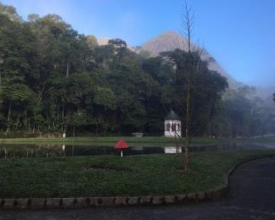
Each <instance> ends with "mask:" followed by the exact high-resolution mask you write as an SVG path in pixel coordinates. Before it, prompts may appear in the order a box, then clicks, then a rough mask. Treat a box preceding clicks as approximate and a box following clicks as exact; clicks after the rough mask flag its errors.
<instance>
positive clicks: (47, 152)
mask: <svg viewBox="0 0 275 220" xmlns="http://www.w3.org/2000/svg"><path fill="white" fill-rule="evenodd" d="M263 148H267V147H266V146H263V145H260V144H251V143H249V144H241V145H240V144H238V145H236V144H235V145H212V146H197V147H191V148H190V151H192V152H200V151H239V150H253V149H263ZM269 148H270V146H269ZM182 152H184V148H183V147H175V146H169V147H141V146H140V147H129V148H128V149H124V150H123V154H124V155H125V156H128V155H141V154H164V153H167V154H176V153H182ZM96 155H120V151H119V150H115V149H114V147H106V146H97V147H94V146H74V145H64V144H63V145H2V144H0V158H23V157H57V156H59V157H60V156H63V157H64V156H96Z"/></svg>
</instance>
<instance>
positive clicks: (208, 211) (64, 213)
mask: <svg viewBox="0 0 275 220" xmlns="http://www.w3.org/2000/svg"><path fill="white" fill-rule="evenodd" d="M230 180H231V190H230V193H229V195H228V196H227V198H224V199H223V200H220V201H216V202H207V203H203V204H197V205H189V206H157V207H126V208H94V209H87V210H56V211H16V212H10V211H2V212H0V220H2V219H12V220H14V219H20V220H24V219H31V220H38V219H39V220H43V219H44V220H55V219H56V220H57V219H62V220H63V219H64V220H65V219H66V220H75V219H79V220H80V219H81V220H82V219H93V220H105V219H114V220H124V219H125V220H126V219H127V220H138V219H150V220H162V219H169V220H177V219H184V220H191V219H192V220H197V219H203V220H208V219H209V220H220V219H223V220H229V219H233V220H250V219H251V220H269V219H274V220H275V158H270V159H262V160H256V161H252V162H249V163H246V164H243V165H242V166H240V167H239V168H238V169H237V170H236V171H235V172H234V174H233V175H232V177H231V178H230Z"/></svg>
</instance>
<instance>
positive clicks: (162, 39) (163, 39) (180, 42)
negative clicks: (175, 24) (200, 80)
mask: <svg viewBox="0 0 275 220" xmlns="http://www.w3.org/2000/svg"><path fill="white" fill-rule="evenodd" d="M187 45H188V44H187V39H186V38H184V37H182V36H180V35H179V34H177V33H175V32H172V31H168V32H164V33H163V34H161V35H159V36H157V37H154V38H152V39H150V40H149V41H147V42H146V43H144V44H143V45H142V46H141V47H140V48H139V49H138V51H137V52H138V53H139V52H142V51H148V52H150V53H151V54H152V55H153V56H157V55H158V54H159V53H161V52H165V51H173V50H175V49H177V48H179V49H182V50H185V51H187V48H188V47H187ZM191 47H192V48H198V46H197V45H195V44H193V43H192V44H191ZM201 58H202V59H203V60H206V61H208V62H209V64H208V67H209V69H210V70H214V71H217V72H218V73H220V74H221V75H222V76H225V77H226V78H227V79H228V83H229V86H230V88H237V87H239V86H240V85H242V84H241V83H239V82H237V81H236V80H235V79H234V78H233V77H231V76H230V74H228V73H227V72H226V71H225V70H224V69H223V68H222V67H221V65H220V64H219V63H218V62H217V61H215V59H214V58H213V57H212V56H211V55H210V54H209V53H208V52H207V51H206V50H205V49H202V55H201Z"/></svg>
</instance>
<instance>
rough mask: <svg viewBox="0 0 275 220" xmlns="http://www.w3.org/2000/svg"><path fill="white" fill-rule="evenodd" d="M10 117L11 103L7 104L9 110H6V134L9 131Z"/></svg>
mask: <svg viewBox="0 0 275 220" xmlns="http://www.w3.org/2000/svg"><path fill="white" fill-rule="evenodd" d="M10 116H11V102H10V103H9V110H8V116H7V130H6V132H9V131H10Z"/></svg>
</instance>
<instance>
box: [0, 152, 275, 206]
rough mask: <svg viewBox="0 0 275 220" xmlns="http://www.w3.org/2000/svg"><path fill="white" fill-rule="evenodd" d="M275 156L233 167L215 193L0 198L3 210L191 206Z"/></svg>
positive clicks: (220, 193)
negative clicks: (245, 167) (239, 171)
mask: <svg viewBox="0 0 275 220" xmlns="http://www.w3.org/2000/svg"><path fill="white" fill-rule="evenodd" d="M274 156H275V155H273V154H272V155H265V156H252V157H249V158H247V159H244V160H242V161H240V162H238V163H236V164H234V165H233V166H232V167H231V168H230V169H229V170H228V171H227V172H226V177H225V179H224V184H223V185H222V186H221V187H219V188H217V189H213V190H208V191H205V192H195V193H188V194H176V195H156V196H115V197H77V198H18V199H15V198H14V199H12V198H7V199H1V198H0V210H26V209H30V210H40V209H82V208H92V207H121V206H137V205H171V204H190V203H198V202H202V201H207V200H208V201H211V200H218V199H221V198H222V197H223V196H224V195H226V194H227V193H228V191H229V186H230V181H229V177H230V176H231V175H232V174H233V172H234V171H235V170H236V169H237V168H238V167H239V166H240V165H242V164H244V163H246V162H249V161H252V160H258V159H263V158H271V157H274Z"/></svg>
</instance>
